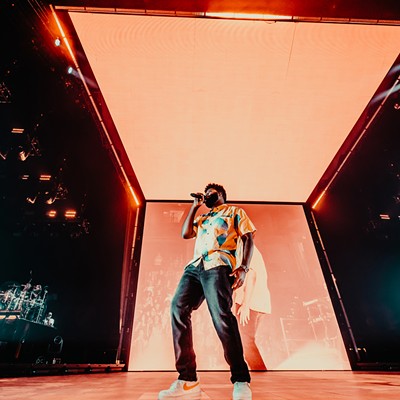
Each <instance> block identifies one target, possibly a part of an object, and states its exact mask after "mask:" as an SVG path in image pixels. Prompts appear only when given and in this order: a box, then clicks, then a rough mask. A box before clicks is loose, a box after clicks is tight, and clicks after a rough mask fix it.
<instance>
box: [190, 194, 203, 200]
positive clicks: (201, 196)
mask: <svg viewBox="0 0 400 400" xmlns="http://www.w3.org/2000/svg"><path fill="white" fill-rule="evenodd" d="M190 195H191V196H192V197H194V198H195V199H199V200H202V199H203V198H204V195H203V194H201V193H190Z"/></svg>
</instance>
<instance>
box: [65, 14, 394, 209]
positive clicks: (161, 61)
mask: <svg viewBox="0 0 400 400" xmlns="http://www.w3.org/2000/svg"><path fill="white" fill-rule="evenodd" d="M70 16H71V19H72V22H73V24H74V26H75V29H76V31H77V33H78V36H79V39H80V41H81V43H82V45H83V48H84V51H85V55H86V56H87V59H88V61H89V63H90V66H91V67H92V70H93V72H94V75H95V77H96V80H97V82H98V84H99V86H100V89H101V92H102V94H103V96H104V98H105V101H106V104H107V107H108V108H109V110H110V112H111V115H112V118H113V121H114V123H115V125H116V127H117V130H118V133H119V135H120V137H121V140H122V142H123V145H124V148H125V150H126V152H127V154H128V156H129V159H130V162H131V164H132V166H133V169H134V171H135V174H136V176H137V178H138V180H139V182H140V186H141V188H142V190H143V193H144V195H145V197H146V198H147V199H149V200H169V201H175V200H180V199H185V198H186V194H187V193H188V192H190V191H191V190H192V184H193V182H199V183H200V185H201V186H205V185H206V184H207V183H208V182H209V181H212V182H224V184H225V185H226V186H227V187H229V188H230V189H229V193H230V196H231V198H232V199H235V200H236V201H257V202H260V201H261V202H264V201H269V202H305V201H306V200H307V199H308V196H309V195H310V193H311V192H312V190H313V189H314V187H315V186H316V184H317V182H318V181H319V179H320V178H321V176H322V175H323V173H324V171H325V169H326V168H327V167H328V165H329V163H330V162H331V161H332V159H333V157H334V156H335V154H336V153H337V151H338V150H339V148H340V146H341V145H342V143H343V141H344V140H345V139H346V137H347V136H348V135H349V133H350V131H351V129H352V128H353V127H354V125H355V123H356V122H357V120H358V118H359V117H360V115H361V113H362V112H363V110H364V109H365V107H366V106H367V104H368V102H369V101H370V100H371V99H372V97H373V95H374V93H375V91H376V90H377V88H378V86H379V85H380V83H381V82H382V80H383V78H384V77H385V75H386V74H387V73H388V71H389V69H390V67H391V66H392V65H393V63H394V61H395V59H396V57H397V56H398V54H399V43H400V27H398V26H383V25H380V26H379V25H376V24H375V25H366V24H338V23H332V24H328V23H309V22H308V23H307V22H297V23H291V22H277V23H273V22H266V21H249V20H247V21H244V20H226V19H225V20H224V19H212V18H181V17H159V16H140V15H118V14H106V13H102V14H95V13H85V12H71V13H70ZM89 83H90V82H89ZM222 144H223V145H222ZM217 149H218V150H217ZM237 163H241V164H242V165H243V164H244V165H251V167H252V171H255V172H254V173H250V174H246V176H245V178H244V179H237V178H238V174H240V173H241V172H240V170H239V169H235V168H232V166H233V165H234V164H237ZM199 165H201V168H199ZM228 165H229V168H228V167H227V166H228ZM182 171H185V173H182ZM233 171H234V172H233ZM260 174H262V177H263V180H264V182H268V184H267V185H262V184H260ZM177 176H179V179H175V177H177Z"/></svg>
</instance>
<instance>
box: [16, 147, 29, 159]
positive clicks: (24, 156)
mask: <svg viewBox="0 0 400 400" xmlns="http://www.w3.org/2000/svg"><path fill="white" fill-rule="evenodd" d="M29 156H30V152H29V151H28V152H26V151H25V150H20V151H19V152H18V158H19V159H20V160H21V161H25V160H26V159H27V158H28V157H29Z"/></svg>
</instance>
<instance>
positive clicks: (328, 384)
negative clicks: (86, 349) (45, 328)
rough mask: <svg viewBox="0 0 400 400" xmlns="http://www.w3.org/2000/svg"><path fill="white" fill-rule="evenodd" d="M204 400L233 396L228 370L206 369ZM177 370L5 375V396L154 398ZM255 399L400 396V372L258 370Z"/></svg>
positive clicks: (11, 399) (0, 390)
mask: <svg viewBox="0 0 400 400" xmlns="http://www.w3.org/2000/svg"><path fill="white" fill-rule="evenodd" d="M199 377H200V381H201V384H202V397H201V398H202V400H203V399H213V400H223V399H231V395H232V385H231V384H230V382H229V373H228V372H209V371H208V372H200V373H199ZM175 378H176V373H174V372H112V373H88V374H72V375H56V376H34V377H18V378H1V379H0V399H7V400H22V399H40V400H50V399H57V400H106V399H107V400H108V399H113V400H136V399H140V400H150V399H153V400H154V399H157V394H158V391H159V390H161V389H165V388H167V387H169V385H170V383H171V381H173V380H174V379H175ZM251 387H252V390H253V399H254V400H283V399H284V400H317V399H318V400H321V399H323V400H344V399H346V400H347V399H348V400H382V399H384V400H386V399H387V400H391V399H393V400H394V399H396V400H399V399H400V373H398V372H397V373H394V372H393V373H391V372H374V373H371V372H351V371H317V372H316V371H291V372H283V371H279V372H276V371H272V372H253V373H252V384H251Z"/></svg>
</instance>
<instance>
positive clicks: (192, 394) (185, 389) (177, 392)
mask: <svg viewBox="0 0 400 400" xmlns="http://www.w3.org/2000/svg"><path fill="white" fill-rule="evenodd" d="M167 399H190V400H200V399H201V390H200V382H199V381H195V382H190V381H181V380H180V379H177V380H176V381H175V382H173V383H172V385H171V387H170V388H169V389H167V390H161V392H160V393H159V394H158V400H167Z"/></svg>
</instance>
